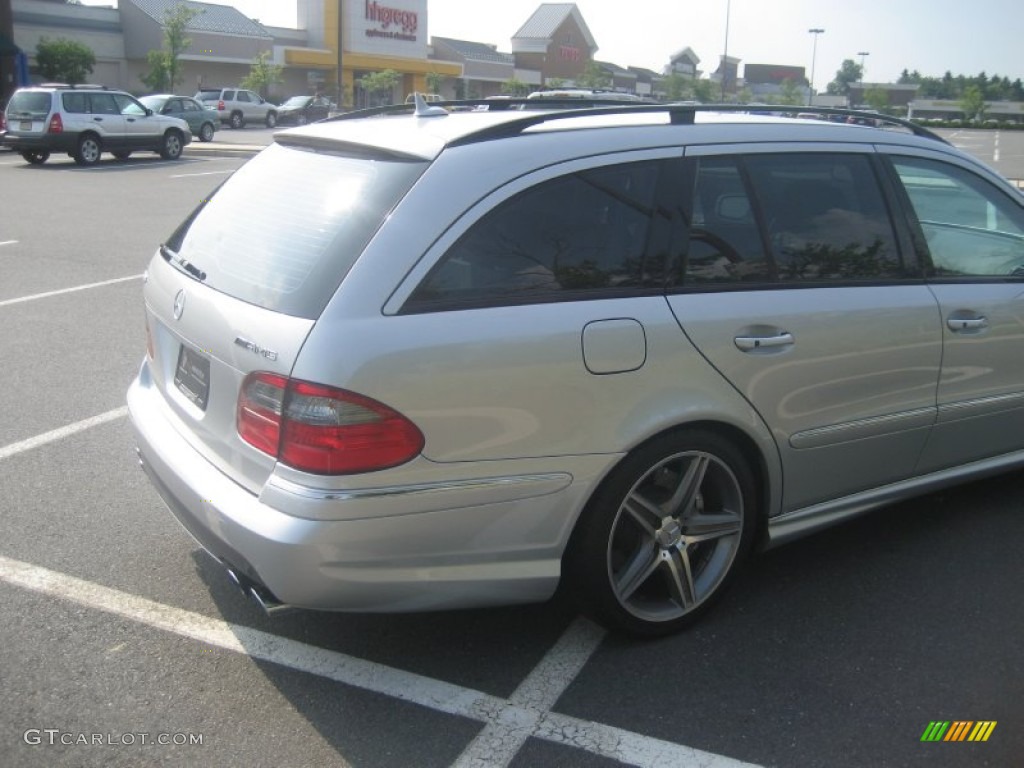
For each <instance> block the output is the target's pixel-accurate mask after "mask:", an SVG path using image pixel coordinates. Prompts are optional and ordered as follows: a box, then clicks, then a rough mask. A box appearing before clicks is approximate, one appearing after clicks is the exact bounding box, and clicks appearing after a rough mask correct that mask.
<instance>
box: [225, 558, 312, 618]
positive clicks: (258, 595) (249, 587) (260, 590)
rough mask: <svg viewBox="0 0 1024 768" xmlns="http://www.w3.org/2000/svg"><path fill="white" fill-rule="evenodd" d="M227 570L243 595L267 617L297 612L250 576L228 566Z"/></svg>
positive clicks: (229, 576)
mask: <svg viewBox="0 0 1024 768" xmlns="http://www.w3.org/2000/svg"><path fill="white" fill-rule="evenodd" d="M226 569H227V572H228V578H229V579H231V581H233V582H234V584H235V586H236V587H238V588H239V589H240V590H241V591H242V594H243V595H245V596H246V597H248V598H249V599H251V600H253V601H254V602H255V603H256V605H258V606H259V607H260V608H262V609H263V612H264V613H265V614H266V615H267V616H280V615H281V614H282V613H288V612H289V611H293V610H295V609H294V608H293V607H292V606H290V605H286V604H284V603H282V602H281V601H280V600H278V599H277V598H276V597H274V593H273V592H271V591H270V590H269V589H267V588H266V587H264V586H263V585H262V584H257V583H256V582H255V581H253V580H252V579H250V578H249V577H248V576H246V575H245V574H242V573H239V572H238V571H236V570H235V569H234V568H231V567H230V566H227V567H226Z"/></svg>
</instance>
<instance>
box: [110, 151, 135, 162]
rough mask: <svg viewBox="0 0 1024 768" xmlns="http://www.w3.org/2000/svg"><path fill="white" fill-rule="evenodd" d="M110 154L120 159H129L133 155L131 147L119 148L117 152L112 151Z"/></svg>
mask: <svg viewBox="0 0 1024 768" xmlns="http://www.w3.org/2000/svg"><path fill="white" fill-rule="evenodd" d="M110 154H112V155H113V156H114V157H116V158H117V159H118V160H127V159H128V158H129V157H131V156H132V152H131V150H130V149H119V150H117V151H116V152H111V153H110Z"/></svg>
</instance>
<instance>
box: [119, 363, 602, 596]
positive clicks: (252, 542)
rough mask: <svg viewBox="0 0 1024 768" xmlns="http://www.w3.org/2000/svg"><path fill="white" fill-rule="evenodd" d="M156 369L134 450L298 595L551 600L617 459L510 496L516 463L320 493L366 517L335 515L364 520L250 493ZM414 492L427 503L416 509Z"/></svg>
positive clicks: (245, 569) (212, 526)
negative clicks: (314, 515) (598, 485)
mask: <svg viewBox="0 0 1024 768" xmlns="http://www.w3.org/2000/svg"><path fill="white" fill-rule="evenodd" d="M148 379H149V377H148V373H147V368H146V366H145V365H143V368H142V371H141V372H140V375H139V377H138V378H137V379H136V380H135V382H133V384H132V386H131V388H130V389H129V392H128V406H129V411H130V414H131V422H132V425H133V428H134V430H135V435H136V439H137V441H138V442H137V445H138V452H139V459H140V461H141V463H142V466H143V467H144V468H145V471H146V473H147V474H148V475H149V477H150V479H151V480H152V481H153V485H154V487H156V489H157V491H158V492H159V494H160V496H161V498H162V499H163V501H164V502H165V504H166V505H167V507H168V508H169V509H170V510H171V512H172V513H173V514H174V516H175V517H176V518H177V519H178V521H179V522H180V523H181V525H182V526H183V527H184V528H185V529H186V530H187V531H188V532H189V533H190V534H191V535H192V536H193V538H195V539H196V541H198V542H199V544H200V545H201V546H202V547H203V548H205V549H206V550H207V551H208V552H210V553H211V554H212V555H213V556H214V557H216V558H218V559H219V560H221V561H222V562H224V563H226V564H228V565H230V566H231V567H232V568H234V569H235V570H237V571H239V572H240V573H243V574H244V575H245V576H247V577H248V578H250V579H252V580H253V581H254V582H256V583H257V584H261V585H263V586H265V587H266V588H267V589H268V590H269V591H270V592H272V593H273V595H274V596H275V597H276V598H277V599H278V600H280V601H281V602H282V603H285V604H287V605H292V606H295V607H301V608H314V609H321V610H348V611H373V612H391V611H421V610H434V609H441V608H464V607H472V606H483V605H500V604H512V603H524V602H539V601H543V600H546V599H547V598H548V597H550V596H551V595H552V593H553V592H554V590H555V588H556V586H557V584H558V579H559V575H560V567H561V555H562V550H563V548H564V545H565V542H566V541H567V539H568V535H569V532H570V530H571V526H572V523H573V521H574V520H575V518H576V513H577V511H578V509H579V508H580V507H581V506H582V504H583V501H584V500H585V498H586V497H587V495H588V494H589V490H590V488H591V487H592V484H593V483H594V482H596V480H597V478H598V477H599V476H600V475H601V474H603V469H604V468H605V467H606V466H607V464H608V463H609V462H612V461H614V460H615V458H616V457H600V458H599V459H598V458H594V457H588V458H586V459H577V460H575V461H576V462H577V464H578V472H576V473H570V472H564V471H559V472H557V473H554V474H552V475H551V477H554V476H555V475H559V476H564V482H560V483H558V484H557V485H558V486H561V487H558V488H557V489H556V490H553V491H552V490H550V488H551V486H550V485H548V486H545V487H546V488H547V489H548V490H546V491H545V492H543V493H541V494H540V495H538V491H537V486H536V485H531V484H530V483H529V482H524V483H523V484H522V487H523V489H524V490H523V493H522V494H520V495H523V496H525V495H527V494H529V498H514V496H515V494H512V497H513V498H511V499H510V492H509V483H510V482H512V484H513V485H515V482H516V480H517V479H518V478H516V477H515V476H503V477H501V478H498V480H500V482H495V483H487V482H486V481H481V480H480V479H479V478H477V479H476V480H474V481H473V482H469V483H464V484H463V483H458V482H445V483H438V484H432V485H431V487H430V488H429V489H424V488H423V487H422V485H421V486H410V487H408V488H404V487H396V488H377V489H374V492H373V493H371V494H366V493H352V494H350V493H337V492H333V493H330V494H324V495H323V496H322V503H324V504H331V505H341V506H345V505H356V506H357V508H358V513H359V514H358V515H357V516H354V515H352V514H351V512H352V510H351V509H349V508H348V507H346V509H345V511H344V512H342V513H341V514H340V515H338V516H348V517H350V518H351V517H356V519H343V520H339V519H333V520H324V519H305V518H300V517H295V516H292V515H288V514H284V513H282V512H281V511H279V509H278V508H276V507H275V506H271V505H270V504H268V503H265V500H266V498H268V497H269V498H271V499H279V498H280V494H281V493H282V492H283V491H282V487H281V486H280V485H273V487H272V486H271V484H270V483H268V485H267V487H266V488H264V491H263V492H262V493H261V494H260V495H258V496H257V495H254V494H252V493H250V492H249V491H247V490H246V489H244V488H243V487H241V486H239V485H238V484H237V483H235V482H234V481H233V480H231V479H230V478H228V477H227V476H226V475H224V474H223V473H222V472H221V471H219V470H218V469H217V468H216V467H214V466H213V465H212V464H211V463H210V462H209V461H207V460H206V459H205V458H204V457H203V456H202V455H201V454H199V453H198V452H197V451H196V450H195V449H193V448H192V447H191V445H190V444H189V443H188V442H187V441H186V440H185V439H184V438H183V437H182V436H181V434H179V432H178V431H177V429H176V428H175V426H174V424H173V423H172V422H173V419H172V417H169V416H168V413H167V411H166V410H165V408H164V406H163V404H162V397H161V396H160V395H159V393H157V392H156V391H155V390H154V389H153V388H152V386H151V384H150V382H149V380H148ZM567 461H568V460H567ZM570 463H572V462H571V461H570ZM492 464H493V462H492ZM439 471H450V470H446V469H444V468H443V467H442V468H440V469H439ZM523 479H524V480H530V479H532V480H536V476H531V477H529V478H528V477H526V476H524V478H523ZM489 488H491V489H493V491H489ZM417 498H422V499H423V500H424V504H423V509H424V510H429V511H423V512H415V511H413V510H415V508H416V500H417ZM306 501H307V502H308V500H306Z"/></svg>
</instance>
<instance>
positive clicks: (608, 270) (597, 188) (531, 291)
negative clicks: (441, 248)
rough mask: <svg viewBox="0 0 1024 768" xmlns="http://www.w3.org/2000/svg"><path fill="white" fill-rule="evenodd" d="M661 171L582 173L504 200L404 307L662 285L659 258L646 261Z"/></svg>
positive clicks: (640, 167) (645, 165)
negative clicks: (659, 172) (651, 261)
mask: <svg viewBox="0 0 1024 768" xmlns="http://www.w3.org/2000/svg"><path fill="white" fill-rule="evenodd" d="M658 167H659V166H658V163H657V162H640V163H630V164H624V165H614V166H607V167H604V168H597V169H593V170H588V171H581V172H579V173H574V174H570V175H568V176H562V177H560V178H557V179H553V180H551V181H547V182H544V183H541V184H538V185H537V186H536V187H533V188H532V189H529V190H527V191H525V192H522V193H520V194H518V195H516V196H515V197H513V198H511V199H509V200H506V201H505V202H504V203H502V204H501V205H499V206H498V207H497V208H495V209H494V210H493V211H491V212H490V213H488V214H487V215H486V216H484V217H483V218H482V219H481V220H480V221H478V222H477V223H476V224H474V225H473V227H472V228H471V229H470V230H469V231H468V232H466V233H465V234H464V235H463V236H462V237H461V238H460V239H459V241H458V242H457V243H456V244H455V245H454V246H452V248H451V249H450V250H449V251H448V252H447V253H446V254H445V255H444V256H443V257H442V258H441V260H440V261H439V262H438V264H437V265H436V266H435V267H434V269H433V270H432V271H431V272H430V274H428V275H427V277H426V279H425V280H424V281H423V282H422V283H421V284H420V285H419V286H418V287H417V289H416V291H415V292H414V293H413V295H412V296H411V297H410V299H409V302H408V304H407V307H406V308H407V309H413V310H422V309H426V308H429V305H431V304H433V303H435V302H445V303H449V302H470V303H481V302H482V303H508V302H515V301H517V300H523V299H526V300H530V299H532V298H533V297H536V296H544V295H549V294H558V293H561V292H568V291H595V290H602V289H617V288H634V287H649V286H654V287H658V286H660V285H661V282H662V280H663V277H664V276H663V267H662V266H661V262H660V260H658V263H656V264H655V263H651V264H648V263H646V260H645V253H646V251H647V238H648V232H649V228H650V223H651V216H652V214H653V206H654V197H655V187H656V183H657V178H658Z"/></svg>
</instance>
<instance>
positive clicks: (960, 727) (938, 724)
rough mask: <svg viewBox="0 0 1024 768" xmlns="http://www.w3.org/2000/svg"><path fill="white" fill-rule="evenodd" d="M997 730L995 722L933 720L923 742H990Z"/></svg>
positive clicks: (922, 737)
mask: <svg viewBox="0 0 1024 768" xmlns="http://www.w3.org/2000/svg"><path fill="white" fill-rule="evenodd" d="M995 729H996V721H995V720H977V721H975V720H954V721H952V722H950V721H949V720H932V721H931V722H930V723H928V727H927V728H925V729H924V733H922V734H921V741H988V737H989V736H991V735H992V731H994V730H995Z"/></svg>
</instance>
